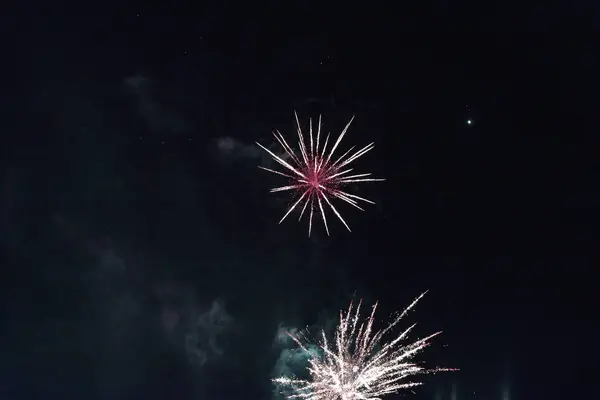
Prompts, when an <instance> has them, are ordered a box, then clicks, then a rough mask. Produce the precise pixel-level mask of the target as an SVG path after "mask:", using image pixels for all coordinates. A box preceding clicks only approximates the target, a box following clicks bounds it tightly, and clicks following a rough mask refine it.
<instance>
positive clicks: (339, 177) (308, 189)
mask: <svg viewBox="0 0 600 400" xmlns="http://www.w3.org/2000/svg"><path fill="white" fill-rule="evenodd" d="M294 115H295V117H296V130H297V132H298V147H299V149H300V157H298V156H297V155H296V153H295V152H294V150H293V149H292V147H291V146H290V145H289V144H288V143H287V141H286V140H285V138H284V137H283V135H282V134H281V133H280V132H279V131H277V130H275V131H274V132H273V136H275V140H277V142H278V143H279V144H280V145H281V147H282V148H283V150H284V151H285V154H286V155H287V156H288V158H289V159H290V160H291V161H290V162H287V161H286V160H284V159H283V158H282V157H279V156H277V155H276V154H275V153H273V152H272V151H270V150H269V149H267V148H266V147H264V146H263V145H261V144H260V143H258V142H256V144H257V145H258V146H260V148H262V149H263V150H265V151H266V152H267V153H269V155H270V156H271V157H272V158H273V159H274V160H275V161H276V162H277V163H279V164H280V165H281V166H283V167H284V168H285V169H286V170H287V171H286V172H287V173H284V172H280V171H276V170H273V169H270V168H265V167H262V166H261V167H259V168H261V169H264V170H265V171H269V172H272V173H274V174H277V175H281V176H284V177H286V178H288V179H290V180H291V182H290V184H289V185H286V186H280V187H276V188H273V189H271V193H275V192H284V191H290V190H292V191H297V192H299V193H300V196H299V198H298V200H297V201H296V202H294V204H293V205H292V206H291V207H290V208H289V209H288V211H287V212H286V213H285V215H284V216H283V218H281V220H280V221H279V223H282V222H283V221H284V220H285V219H286V218H287V216H288V215H289V214H290V213H291V212H292V211H293V210H294V209H295V208H296V207H297V206H298V205H299V204H300V203H301V202H302V201H304V205H303V206H302V211H301V212H300V217H299V218H298V221H300V220H301V219H302V216H303V215H304V211H305V210H306V209H307V207H308V206H309V205H310V208H309V221H308V236H310V233H311V231H312V220H313V215H314V213H315V208H316V207H318V211H317V212H319V213H320V215H321V218H322V219H323V225H324V226H325V231H326V232H327V235H329V227H328V225H327V217H326V216H325V209H324V208H323V202H325V203H326V204H327V205H328V206H329V208H331V211H333V213H334V214H335V216H336V217H337V218H338V219H339V220H340V221H341V222H342V224H344V226H345V227H346V229H348V230H349V231H350V227H349V226H348V224H347V223H346V221H345V220H344V218H343V217H342V216H341V214H340V213H339V212H338V210H337V209H336V208H335V206H334V205H333V204H332V203H331V201H330V199H329V196H331V197H332V198H336V199H339V200H342V201H344V202H346V203H348V204H350V205H351V206H353V207H355V208H358V209H359V210H361V211H364V210H363V209H362V208H361V207H360V206H359V203H358V201H363V202H365V203H370V204H375V203H374V202H372V201H371V200H368V199H365V198H363V197H360V196H357V195H354V194H351V193H347V192H345V191H343V190H341V189H340V188H341V187H342V186H344V185H347V184H350V183H361V182H378V181H384V180H385V179H376V178H369V176H371V174H370V173H363V174H354V175H348V174H349V173H350V172H351V171H352V170H353V169H352V168H348V169H343V167H346V166H347V165H348V164H350V163H351V162H353V161H355V160H356V159H358V158H359V157H362V156H363V155H365V154H366V153H368V152H369V151H371V150H373V148H374V145H373V143H370V144H368V145H366V146H365V147H363V148H362V149H360V150H358V151H356V152H355V153H352V154H351V152H352V151H353V150H354V147H355V146H352V147H351V148H350V149H349V150H348V151H346V152H345V153H344V154H342V155H341V156H340V157H339V158H337V159H336V160H335V161H333V162H332V161H331V159H332V156H333V154H334V153H335V151H336V150H337V148H338V146H339V145H340V143H341V142H342V139H343V138H344V136H345V135H346V131H347V130H348V128H349V127H350V124H351V123H352V121H353V120H354V117H352V118H351V119H350V121H349V122H348V123H347V124H346V126H345V127H344V129H343V130H342V133H340V136H339V137H338V138H337V140H336V141H335V143H334V144H333V147H332V148H331V150H329V151H328V152H327V145H328V144H329V134H327V136H326V138H325V143H324V144H323V147H322V148H320V142H321V116H319V123H318V127H317V137H316V140H315V138H314V135H313V123H312V118H311V119H309V134H308V136H309V147H308V148H307V144H306V141H305V140H304V135H303V134H302V128H301V127H300V121H299V120H298V114H297V113H296V112H294ZM349 154H351V155H349Z"/></svg>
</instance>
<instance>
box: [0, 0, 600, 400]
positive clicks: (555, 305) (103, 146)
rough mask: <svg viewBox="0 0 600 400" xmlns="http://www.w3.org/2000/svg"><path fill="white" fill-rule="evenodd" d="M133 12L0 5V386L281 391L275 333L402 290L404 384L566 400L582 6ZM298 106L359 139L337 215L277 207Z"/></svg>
mask: <svg viewBox="0 0 600 400" xmlns="http://www.w3.org/2000/svg"><path fill="white" fill-rule="evenodd" d="M129 3H130V2H127V1H124V2H119V3H118V4H111V3H110V2H109V3H104V4H102V6H101V7H100V6H98V7H97V8H93V9H92V8H90V9H88V10H85V11H84V10H76V9H71V11H70V12H69V14H68V15H69V16H67V14H65V13H63V12H61V11H60V10H58V9H53V8H52V7H54V5H52V6H50V5H48V6H45V7H40V8H39V9H35V7H34V8H33V9H28V8H27V6H26V5H25V4H22V5H21V6H19V7H20V8H19V9H14V10H13V11H12V12H13V13H14V15H13V14H7V15H8V16H3V17H2V25H3V26H4V27H5V28H7V29H8V31H9V32H11V33H10V34H9V35H8V36H7V37H10V38H14V40H13V43H14V45H15V46H14V50H15V53H14V55H13V50H12V49H11V50H10V51H8V52H6V53H5V57H6V60H9V61H8V64H7V63H6V62H4V64H5V66H4V68H7V69H6V70H5V71H8V72H7V73H6V74H5V76H3V78H4V79H3V81H4V82H5V83H3V90H2V93H1V94H0V99H1V100H0V101H1V102H0V104H1V106H2V108H3V109H4V112H3V117H2V122H1V126H0V128H1V131H2V133H3V136H2V144H1V147H0V265H1V266H2V268H1V269H0V270H2V274H1V276H3V278H2V280H1V282H2V284H1V287H2V290H1V291H0V300H2V303H1V304H0V310H1V311H2V319H1V320H0V322H1V324H0V339H1V340H0V398H2V399H82V398H85V399H90V400H92V399H140V400H141V399H144V400H154V399H240V398H243V399H274V400H275V399H281V398H282V397H281V396H280V395H279V394H277V393H276V392H274V386H273V385H272V384H271V382H270V379H271V378H272V377H274V376H276V375H277V374H278V373H281V371H282V368H284V367H285V368H292V369H293V368H299V367H298V366H297V365H292V366H289V365H284V364H285V362H284V361H282V360H284V357H283V356H282V355H283V354H285V352H286V351H289V350H288V349H292V348H293V346H292V345H291V344H290V343H287V342H285V341H282V340H281V333H282V332H283V331H285V330H291V329H294V328H303V327H305V326H308V327H309V328H310V329H311V331H314V332H316V331H318V330H319V329H321V328H322V327H327V326H330V325H331V324H332V323H335V322H336V318H337V315H338V314H337V312H338V311H339V310H340V309H342V308H345V307H346V306H347V305H348V303H349V302H350V300H351V299H353V298H354V299H356V298H363V299H364V301H365V302H367V303H368V304H373V303H374V302H375V301H377V300H378V301H379V313H378V316H379V320H380V321H381V323H382V326H383V321H384V320H387V316H388V315H389V314H390V313H392V312H394V311H396V310H401V309H402V308H403V307H405V306H407V305H408V304H409V303H410V302H411V301H412V300H413V299H414V298H415V297H416V296H418V295H419V294H420V293H422V292H423V291H425V290H429V293H428V294H427V295H426V296H425V298H424V299H423V300H422V301H421V302H420V303H419V305H418V307H417V308H416V310H415V312H414V313H411V314H410V316H409V318H408V320H407V321H406V323H407V324H409V323H412V322H418V325H417V327H416V331H415V334H416V336H424V335H426V334H429V333H431V332H434V331H436V330H443V331H444V333H443V334H442V336H441V337H439V338H437V339H436V340H435V341H434V345H433V346H432V347H431V348H429V349H428V350H427V351H425V352H424V353H422V354H421V356H420V360H421V361H422V362H423V363H424V364H425V365H427V366H430V367H434V366H448V367H455V368H459V369H460V371H459V372H450V373H444V374H437V375H434V376H427V377H425V378H424V382H425V385H424V386H422V387H419V388H416V389H415V390H414V394H413V393H411V392H406V393H404V395H406V396H408V397H406V398H414V399H432V400H433V399H435V400H446V399H447V400H450V399H452V400H457V399H473V400H475V399H481V400H483V399H485V400H489V399H497V400H513V399H528V400H529V399H546V398H554V397H555V398H561V399H569V398H572V399H575V398H578V397H576V396H577V395H578V394H579V393H583V394H586V395H587V396H588V398H589V396H590V395H591V393H592V392H588V391H587V389H586V387H585V385H579V386H575V382H576V380H577V379H578V378H581V377H582V373H583V372H582V371H585V370H586V369H587V368H589V367H590V366H589V365H587V364H586V362H588V363H589V362H591V359H590V358H591V357H589V356H587V354H588V352H589V351H590V347H595V344H594V340H591V339H587V335H586V334H585V333H582V332H586V331H588V329H589V328H591V327H592V325H593V324H592V317H593V312H590V311H589V310H587V307H586V304H589V303H588V302H590V301H591V299H592V298H593V297H595V296H593V293H594V290H595V289H596V288H595V280H594V279H593V278H592V272H591V271H592V265H593V263H592V261H591V252H590V248H591V247H592V245H593V243H594V242H593V241H592V239H591V238H592V237H593V235H592V222H591V221H592V219H591V217H590V216H588V214H589V213H590V211H591V210H592V208H595V206H596V204H597V201H598V195H597V175H596V177H595V178H591V177H592V176H594V174H593V173H592V172H590V171H592V170H593V165H594V164H595V163H596V162H597V161H596V160H597V159H598V152H597V151H595V150H594V146H593V142H594V141H593V139H590V138H589V137H590V136H588V134H591V133H594V132H597V129H596V128H592V125H587V124H586V122H584V121H585V120H586V118H589V116H590V115H594V114H596V113H597V107H594V106H592V104H593V103H594V101H592V100H591V99H593V98H596V97H597V91H596V90H594V89H593V88H592V87H593V84H592V83H593V81H594V80H593V79H592V78H590V77H592V76H593V74H594V73H596V74H597V72H594V71H597V70H598V68H599V66H598V61H597V60H596V59H595V56H594V55H593V54H594V53H595V52H597V49H596V47H597V44H596V45H594V43H597V39H598V37H599V35H600V32H598V29H597V25H595V24H597V22H598V20H597V17H594V15H597V13H594V12H592V11H597V7H596V6H593V7H592V6H588V3H586V2H583V3H582V6H581V7H580V8H579V9H577V10H575V9H571V8H568V7H559V6H550V5H544V6H543V7H542V6H539V7H538V6H534V5H519V6H518V7H511V6H510V4H509V3H502V6H492V5H485V6H484V5H481V4H469V3H468V2H457V3H456V4H454V3H453V2H449V1H434V2H432V3H431V5H428V6H427V7H425V6H411V5H396V6H388V7H387V8H380V9H377V10H375V9H363V8H359V7H354V6H352V5H351V4H342V5H336V6H334V5H331V6H323V5H322V4H314V5H312V6H311V5H310V4H309V3H306V4H303V5H302V6H300V5H295V4H294V3H293V2H292V3H290V4H287V3H286V4H283V3H282V4H281V5H275V4H270V5H267V4H264V5H259V4H257V3H248V4H246V5H243V6H242V5H239V4H237V5H236V4H233V3H231V4H226V3H223V4H222V5H220V6H214V5H208V4H202V2H197V3H188V4H187V5H183V4H182V3H180V2H178V1H174V2H165V3H164V4H163V5H161V6H160V7H158V6H150V5H148V4H146V5H141V2H139V3H140V4H129ZM479 3H481V2H479ZM526 4H529V3H526ZM565 4H566V3H565ZM589 4H591V3H589ZM364 6H365V4H363V7H364ZM594 26H596V28H595V31H594ZM594 32H595V33H594ZM13 33H14V34H13ZM595 49H596V50H595ZM13 62H14V63H13ZM11 65H14V66H16V69H12V68H10V66H11ZM596 79H597V76H596ZM294 110H296V111H297V112H298V114H299V117H300V121H301V123H303V124H304V126H306V125H307V122H308V118H309V117H312V118H313V119H315V118H318V116H319V114H322V115H323V123H324V129H325V130H326V131H331V132H332V134H334V135H335V134H337V133H339V132H340V131H341V129H342V128H343V127H344V125H345V124H346V122H347V121H348V120H349V119H350V118H351V117H352V116H353V115H354V116H355V120H354V122H353V124H352V125H351V127H350V129H349V131H348V133H347V135H346V137H345V139H344V142H343V145H342V148H343V150H344V151H345V150H346V149H347V148H348V147H350V146H352V145H357V146H359V147H362V146H364V145H366V144H368V143H370V142H375V148H374V150H372V151H371V152H369V153H368V154H367V155H365V156H364V157H362V158H361V159H359V160H358V161H357V162H356V165H355V167H356V168H357V172H373V173H374V174H375V175H377V176H378V177H384V178H386V181H385V182H380V183H369V184H361V185H356V186H353V187H352V188H351V190H352V192H353V193H356V194H358V195H361V196H365V197H367V198H369V199H372V200H373V201H375V202H376V205H369V204H367V205H366V207H365V212H360V211H358V210H355V209H353V208H351V207H345V206H344V205H340V212H341V213H342V214H343V216H344V217H345V219H346V221H347V222H348V224H349V225H350V227H351V229H352V233H350V232H348V231H346V230H345V228H344V227H343V225H342V224H341V223H339V221H337V220H336V218H335V216H334V215H333V214H331V213H329V214H328V216H329V227H330V231H331V232H330V233H331V235H330V236H329V237H328V236H327V235H326V234H325V231H324V229H323V226H322V224H321V223H320V221H319V220H318V219H317V220H316V222H315V224H314V226H313V234H312V235H311V237H310V238H309V237H308V235H307V223H306V220H304V221H302V222H300V223H296V221H295V220H296V219H297V217H298V214H292V215H291V217H290V218H288V219H287V220H286V221H284V222H283V223H282V224H281V225H278V224H277V222H278V221H279V219H280V218H281V217H282V216H283V214H284V213H285V212H286V210H287V207H288V206H289V204H290V202H291V200H292V197H290V196H289V195H288V194H285V193H279V194H270V193H269V189H270V188H271V187H274V186H280V185H281V184H282V183H284V182H285V179H283V178H282V179H279V178H278V177H277V176H274V175H272V174H269V173H268V172H265V171H262V170H260V169H258V168H257V166H258V165H265V166H270V167H274V164H273V163H272V162H271V161H269V157H268V155H267V154H265V153H264V152H263V151H262V150H260V149H259V148H258V146H256V144H255V142H256V141H258V142H260V143H261V144H264V145H265V146H268V147H269V148H271V149H274V150H277V152H280V149H279V147H277V145H276V142H274V139H273V137H272V136H271V131H272V130H273V129H275V128H276V129H279V130H280V131H281V132H282V133H283V135H284V136H285V137H286V138H288V139H290V141H291V142H294V143H295V139H294V135H295V128H294ZM340 154H341V153H340ZM282 180H283V182H282ZM294 215H295V218H294ZM596 229H597V228H596ZM582 355H584V356H585V357H582ZM580 358H582V359H583V358H588V359H587V360H580ZM577 365H579V367H577ZM587 385H588V386H590V383H588V384H587ZM387 398H389V399H395V398H402V397H401V396H400V395H391V396H389V397H387ZM581 398H583V397H581Z"/></svg>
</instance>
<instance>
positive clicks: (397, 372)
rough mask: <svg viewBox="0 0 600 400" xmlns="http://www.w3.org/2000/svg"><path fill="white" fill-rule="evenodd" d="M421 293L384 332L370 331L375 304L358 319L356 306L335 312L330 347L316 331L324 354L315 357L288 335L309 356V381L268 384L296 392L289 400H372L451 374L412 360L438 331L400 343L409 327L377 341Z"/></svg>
mask: <svg viewBox="0 0 600 400" xmlns="http://www.w3.org/2000/svg"><path fill="white" fill-rule="evenodd" d="M425 293H427V292H425ZM425 293H423V294H421V295H420V296H419V297H417V298H416V299H415V300H414V301H413V302H412V303H411V304H410V305H409V306H408V307H407V308H406V309H404V311H403V312H402V313H401V314H399V315H398V316H397V317H396V318H395V319H394V320H393V321H392V322H391V323H390V324H389V325H388V326H387V327H386V328H385V329H382V330H380V331H377V332H373V322H374V316H375V310H376V308H377V304H375V305H374V306H373V309H372V311H371V314H370V316H369V317H368V318H366V319H365V320H363V321H361V317H360V307H361V302H359V303H358V306H357V307H356V308H354V307H353V305H352V303H350V307H349V308H348V311H346V313H345V314H343V313H342V312H341V311H340V322H339V324H338V326H337V329H336V332H335V337H334V341H333V343H332V344H330V343H329V342H328V341H327V338H326V335H325V332H324V331H322V332H321V342H320V343H319V344H318V346H319V348H320V349H321V351H322V353H323V354H322V355H320V356H316V355H314V354H313V353H311V352H309V351H308V350H307V347H306V346H305V345H304V344H303V342H302V341H301V340H300V339H299V338H298V337H296V336H293V335H291V334H289V335H290V337H291V338H292V339H293V340H294V341H295V342H296V344H297V345H298V346H299V347H300V348H301V349H302V350H303V351H305V352H306V353H307V354H308V356H309V360H308V362H309V366H308V372H309V374H310V378H309V379H308V380H304V379H298V378H288V377H279V378H276V379H274V380H273V382H275V383H278V384H280V385H282V386H287V387H290V388H292V389H294V391H295V393H294V394H293V395H290V396H288V398H290V399H291V398H299V399H306V400H354V399H362V400H376V399H380V398H381V397H382V396H384V395H387V394H391V393H395V392H398V391H399V390H402V389H408V388H411V387H414V386H419V385H421V384H422V382H417V381H413V380H408V381H407V378H409V377H411V376H413V375H418V374H427V373H435V372H441V371H454V369H449V368H433V369H425V368H423V367H421V366H419V365H417V364H416V363H415V362H413V361H412V360H413V359H414V358H415V356H416V355H417V354H418V353H419V352H420V350H422V349H424V348H425V347H427V346H429V344H430V340H431V339H432V338H434V337H435V336H437V335H439V334H440V333H441V332H436V333H434V334H432V335H429V336H427V337H425V338H422V339H419V340H417V341H414V342H412V343H408V344H405V345H400V343H401V342H403V341H405V340H406V339H407V337H408V334H409V332H410V331H411V330H412V329H413V328H414V326H415V324H413V325H411V326H410V327H408V328H407V329H406V330H404V331H403V332H402V333H400V335H398V336H397V337H396V338H395V339H394V340H392V341H390V342H383V341H382V339H383V338H384V336H385V335H386V333H388V332H389V331H390V330H391V329H392V328H394V327H395V326H396V325H397V324H398V323H399V322H400V320H401V319H403V318H404V316H406V314H407V313H408V312H409V311H410V310H411V309H412V308H413V307H414V306H415V305H416V304H417V302H418V301H419V300H420V299H421V298H422V297H423V296H424V295H425Z"/></svg>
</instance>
